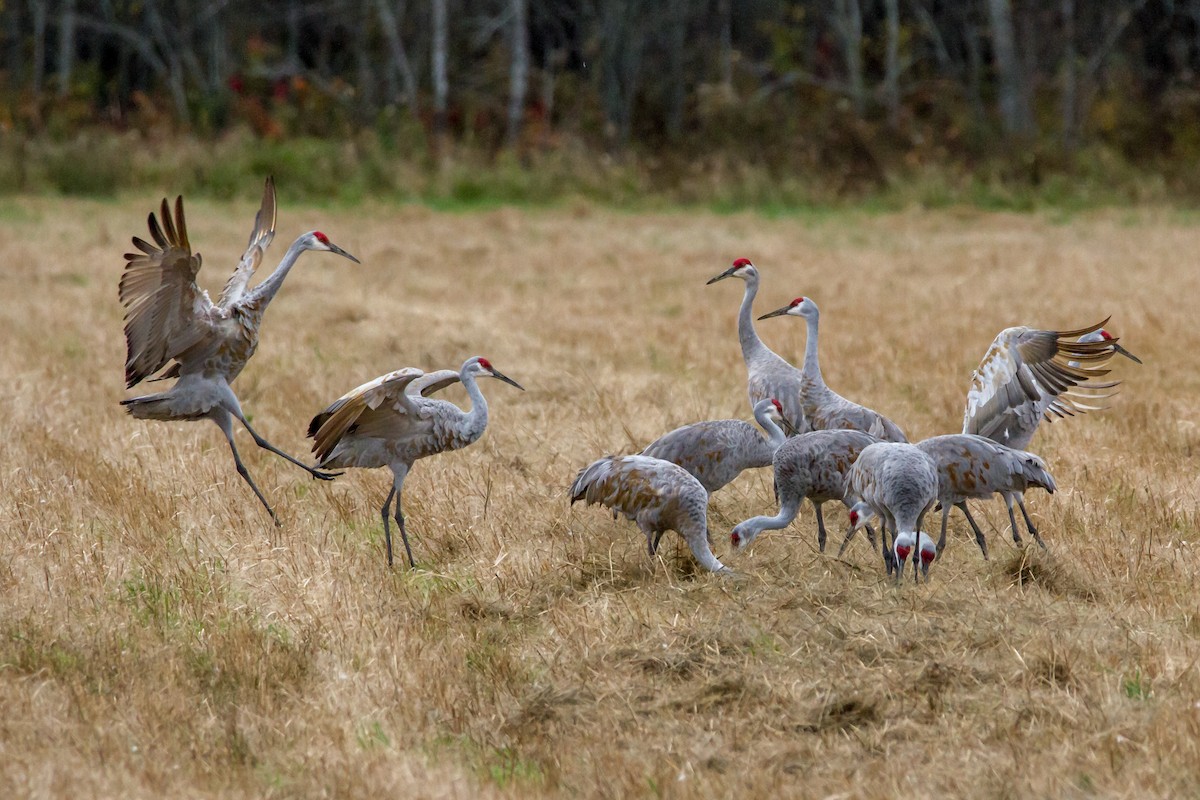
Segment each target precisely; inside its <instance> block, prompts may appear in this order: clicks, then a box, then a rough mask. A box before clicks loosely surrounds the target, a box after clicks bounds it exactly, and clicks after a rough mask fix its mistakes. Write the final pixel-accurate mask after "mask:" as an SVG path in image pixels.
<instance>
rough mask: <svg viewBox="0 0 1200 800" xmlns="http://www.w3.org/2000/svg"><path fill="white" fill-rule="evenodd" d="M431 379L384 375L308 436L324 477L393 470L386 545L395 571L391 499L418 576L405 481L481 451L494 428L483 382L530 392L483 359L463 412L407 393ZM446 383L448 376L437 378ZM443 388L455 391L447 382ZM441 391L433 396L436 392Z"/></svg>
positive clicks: (475, 360) (470, 369) (322, 416)
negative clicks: (430, 465) (421, 464)
mask: <svg viewBox="0 0 1200 800" xmlns="http://www.w3.org/2000/svg"><path fill="white" fill-rule="evenodd" d="M424 375H425V373H423V372H422V371H421V370H419V369H416V368H414V367H407V368H405V369H400V370H396V371H395V372H389V373H388V374H386V375H380V376H379V377H378V378H376V379H375V380H372V381H368V382H367V383H364V384H363V385H362V386H359V387H357V388H355V389H351V390H350V391H349V392H347V393H346V394H344V395H342V396H341V397H339V398H338V399H337V400H335V401H334V402H333V404H332V405H330V406H329V407H328V408H326V409H325V410H324V411H322V412H321V413H319V414H317V415H316V416H315V417H313V418H312V421H311V422H310V423H308V436H309V438H311V439H312V440H313V446H312V450H313V452H314V453H315V454H316V456H317V466H318V467H320V468H321V469H342V468H346V467H361V468H364V469H373V468H376V467H388V468H390V469H391V470H392V490H391V491H390V492H389V493H388V496H387V499H386V500H384V501H383V508H381V509H380V516H382V517H383V534H384V540H385V542H386V545H387V563H388V566H389V567H390V566H392V530H391V526H390V524H389V523H388V515H389V510H390V509H391V505H392V498H395V499H396V523H397V524H398V525H399V526H400V537H401V539H402V540H403V542H404V552H405V554H406V555H407V556H408V566H409V567H410V568H416V563H415V562H414V561H413V556H412V548H411V547H409V544H408V531H407V530H406V529H405V527H404V512H403V510H402V508H401V497H402V494H403V491H404V479H405V478H406V477H407V476H408V473H409V471H410V470H411V469H412V467H413V464H414V463H415V462H416V461H417V460H418V459H421V458H425V457H427V456H432V455H437V454H438V453H443V452H446V451H447V450H458V449H460V448H463V447H466V446H467V445H469V444H472V443H474V442H475V441H476V440H478V439H479V437H480V436H482V435H483V432H484V430H485V429H486V428H487V423H488V406H487V400H486V399H484V397H483V392H481V391H480V390H479V384H478V383H477V382H476V379H477V378H496V379H497V380H500V381H503V382H504V383H507V384H508V385H509V386H515V387H517V388H518V389H521V391H524V387H522V386H521V384H519V383H517V382H516V381H514V380H513V379H512V378H510V377H508V376H507V375H504V374H503V373H501V372H500V370H498V369H496V368H495V367H493V366H492V364H491V362H490V361H488V360H487V359H486V358H484V357H482V356H474V357H472V358H468V359H467V360H466V361H464V362H463V365H462V368H461V369H459V371H458V378H457V380H459V381H462V384H463V387H464V388H465V389H466V390H467V396H468V397H469V398H470V399H471V409H470V410H469V411H463V410H462V409H461V408H459V407H458V406H456V405H454V404H453V403H449V402H447V401H445V400H434V399H431V398H428V397H424V396H421V395H420V394H419V393H417V394H415V395H414V394H410V393H409V392H408V391H406V390H407V388H408V387H409V386H410V385H411V384H412V383H413V382H414V381H417V380H419V379H421V378H422V377H423V376H424ZM438 375H442V376H444V373H438ZM439 380H440V381H444V383H442V384H441V386H438V387H437V388H442V386H445V385H448V384H449V383H452V382H453V381H452V380H449V379H446V378H444V377H440V378H439ZM437 388H434V389H432V390H431V391H437Z"/></svg>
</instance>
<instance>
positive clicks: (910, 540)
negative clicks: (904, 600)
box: [892, 531, 937, 581]
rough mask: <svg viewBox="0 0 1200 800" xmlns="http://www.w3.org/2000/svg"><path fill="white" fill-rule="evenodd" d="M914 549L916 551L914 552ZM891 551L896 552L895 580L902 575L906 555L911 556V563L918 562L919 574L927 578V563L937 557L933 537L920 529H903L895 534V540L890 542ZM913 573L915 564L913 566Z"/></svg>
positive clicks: (930, 562) (906, 559)
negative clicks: (918, 530)
mask: <svg viewBox="0 0 1200 800" xmlns="http://www.w3.org/2000/svg"><path fill="white" fill-rule="evenodd" d="M914 551H916V552H914ZM892 552H894V553H895V554H896V567H897V569H896V580H897V581H898V580H900V578H901V576H903V575H904V564H905V563H906V562H907V561H908V557H909V556H912V557H913V563H914V565H915V564H918V563H919V564H920V566H921V574H922V575H924V576H925V579H926V580H928V579H929V565H930V564H932V563H933V562H934V561H935V560H936V559H937V545H936V544H934V542H933V539H932V538H930V536H929V535H928V534H927V533H925V531H921V532H919V533H917V532H914V531H905V532H904V533H901V534H899V535H897V536H896V541H895V542H894V543H893V544H892ZM913 570H914V573H915V571H916V566H914V567H913Z"/></svg>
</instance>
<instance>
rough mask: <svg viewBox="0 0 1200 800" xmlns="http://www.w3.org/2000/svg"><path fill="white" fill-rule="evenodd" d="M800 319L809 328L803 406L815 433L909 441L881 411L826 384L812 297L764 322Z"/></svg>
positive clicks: (818, 313)
mask: <svg viewBox="0 0 1200 800" xmlns="http://www.w3.org/2000/svg"><path fill="white" fill-rule="evenodd" d="M782 316H791V317H800V318H802V319H803V320H804V321H805V323H806V324H807V326H808V338H807V340H806V342H805V344H804V368H803V369H802V370H801V374H802V377H801V380H800V404H801V408H802V409H803V410H804V418H805V419H806V420H807V421H808V424H809V425H810V426H811V427H812V429H813V430H841V429H846V428H849V429H851V430H856V431H863V432H864V433H869V434H871V435H872V436H874V437H876V438H878V439H882V440H883V441H885V442H907V441H908V439H907V437H905V435H904V431H902V430H900V428H899V426H897V425H896V423H894V422H892V421H891V420H890V419H888V418H887V417H885V416H883V415H882V414H880V413H879V412H877V411H872V410H871V409H869V408H867V407H866V406H861V405H859V404H858V403H853V402H851V401H849V400H847V399H846V398H844V397H842V396H841V395H840V394H838V393H837V392H835V391H833V390H832V389H830V388H829V387H828V386H826V385H825V379H824V378H823V377H822V376H821V362H820V359H819V356H818V348H817V334H818V328H819V325H820V319H821V311H820V309H818V308H817V304H816V303H814V302H813V300H812V298H811V297H797V298H796V299H795V300H793V301H792V302H790V303H788V304H787V305H786V306H784V307H783V308H777V309H775V310H774V311H772V312H770V313H769V314H763V315H762V316H761V317H759V319H760V320H764V319H770V318H771V317H782Z"/></svg>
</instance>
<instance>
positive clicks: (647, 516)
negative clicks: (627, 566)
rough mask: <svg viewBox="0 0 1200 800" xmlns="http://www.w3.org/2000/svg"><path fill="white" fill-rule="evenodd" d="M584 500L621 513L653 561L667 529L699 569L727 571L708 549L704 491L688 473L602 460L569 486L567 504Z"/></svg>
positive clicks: (665, 464) (644, 460)
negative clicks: (643, 540) (637, 532)
mask: <svg viewBox="0 0 1200 800" xmlns="http://www.w3.org/2000/svg"><path fill="white" fill-rule="evenodd" d="M577 500H585V501H587V504H588V505H592V504H593V503H599V504H600V505H602V506H604V507H605V508H609V509H612V510H613V511H614V512H620V513H622V514H624V515H625V517H626V518H627V519H630V520H633V521H634V522H635V523H637V526H638V528H640V529H641V531H642V533H643V534H644V535H645V536H646V549H647V550H648V551H649V553H650V557H651V558H653V557H654V554H655V553H656V552H657V551H658V542H659V540H660V539H661V538H662V535H663V533H664V532H666V531H672V530H673V531H677V532H678V533H679V535H680V536H682V537H683V539H684V541H686V542H687V544H688V547H689V548H691V551H692V555H693V556H695V557H696V561H698V562H699V563H700V566H702V567H704V568H705V569H707V570H709V571H711V572H721V573H728V572H730V571H731V570H730V569H729V568H728V567H726V566H725V565H724V564H722V563H721V562H720V561H718V560H717V557H716V556H714V555H713V553H712V549H711V548H709V546H708V518H707V514H708V492H706V491H705V490H704V487H703V486H702V485H701V484H700V481H698V480H696V478H695V477H693V476H692V475H691V474H690V473H689V472H688V471H687V470H685V469H684V468H683V467H681V466H679V465H678V464H672V463H671V462H670V461H663V460H662V459H661V458H651V457H650V456H644V455H636V456H605V457H604V458H601V459H598V460H597V461H593V462H592V463H591V464H589V465H587V466H586V467H584V468H583V469H581V470H579V474H578V475H576V476H575V482H574V483H572V484H571V505H575V502H576V501H577Z"/></svg>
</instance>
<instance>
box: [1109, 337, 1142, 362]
mask: <svg viewBox="0 0 1200 800" xmlns="http://www.w3.org/2000/svg"><path fill="white" fill-rule="evenodd" d="M1113 350H1116V351H1117V352H1118V353H1120V354H1121V355H1123V356H1125V357H1126V358H1128V359H1129V360H1130V361H1135V362H1137V363H1138V364H1140V363H1142V360H1141V359H1140V358H1138V357H1137V356H1135V355H1134V354H1133V353H1131V352H1129V351H1128V350H1126V349H1125V348H1124V347H1121V345H1119V344H1117V343H1116V342H1114V343H1113Z"/></svg>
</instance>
